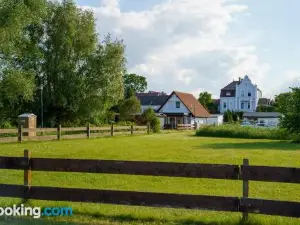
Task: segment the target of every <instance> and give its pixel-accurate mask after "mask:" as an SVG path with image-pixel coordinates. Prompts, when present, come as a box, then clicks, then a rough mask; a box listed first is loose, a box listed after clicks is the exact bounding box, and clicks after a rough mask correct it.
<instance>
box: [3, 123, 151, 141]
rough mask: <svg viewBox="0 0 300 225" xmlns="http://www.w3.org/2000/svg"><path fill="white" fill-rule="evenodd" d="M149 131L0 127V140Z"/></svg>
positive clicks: (143, 129)
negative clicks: (30, 133)
mask: <svg viewBox="0 0 300 225" xmlns="http://www.w3.org/2000/svg"><path fill="white" fill-rule="evenodd" d="M27 132H33V133H36V135H35V136H25V135H24V133H27ZM142 133H148V134H149V133H150V126H149V125H148V126H133V125H131V126H114V125H113V124H112V125H111V126H103V127H91V126H90V125H88V126H87V127H61V126H60V125H59V126H58V127H57V128H36V129H29V128H23V126H20V127H19V128H18V129H0V142H23V141H32V140H34V141H42V140H62V139H80V138H93V137H103V136H115V135H119V134H128V135H133V134H142Z"/></svg>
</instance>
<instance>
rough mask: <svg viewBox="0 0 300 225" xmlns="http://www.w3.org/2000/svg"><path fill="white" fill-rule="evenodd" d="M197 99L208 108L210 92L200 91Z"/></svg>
mask: <svg viewBox="0 0 300 225" xmlns="http://www.w3.org/2000/svg"><path fill="white" fill-rule="evenodd" d="M198 101H199V102H200V103H201V104H202V105H203V106H204V107H205V108H208V107H209V106H210V105H211V104H212V103H213V101H212V98H211V94H210V93H208V92H206V91H205V92H201V93H200V94H199V98H198Z"/></svg>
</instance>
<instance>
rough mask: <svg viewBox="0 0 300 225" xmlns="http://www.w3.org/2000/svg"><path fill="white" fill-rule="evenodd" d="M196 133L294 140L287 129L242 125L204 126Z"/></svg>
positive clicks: (205, 135) (213, 135) (206, 135)
mask: <svg viewBox="0 0 300 225" xmlns="http://www.w3.org/2000/svg"><path fill="white" fill-rule="evenodd" d="M196 135H197V136H204V137H225V138H247V139H273V140H292V138H293V137H292V135H291V134H290V133H289V132H288V131H287V130H285V129H280V128H271V129H266V128H255V127H241V126H239V125H223V126H204V127H201V128H200V129H198V130H197V132H196ZM299 140H300V137H299Z"/></svg>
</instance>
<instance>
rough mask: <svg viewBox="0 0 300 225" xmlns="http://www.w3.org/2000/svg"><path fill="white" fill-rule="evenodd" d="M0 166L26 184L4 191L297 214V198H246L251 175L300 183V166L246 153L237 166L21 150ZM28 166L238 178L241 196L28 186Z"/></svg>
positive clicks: (1, 187)
mask: <svg viewBox="0 0 300 225" xmlns="http://www.w3.org/2000/svg"><path fill="white" fill-rule="evenodd" d="M0 169H16V170H24V185H12V184H0V196H3V197H17V198H24V199H38V200H53V201H69V202H94V203H107V204H120V205H137V206H155V207H173V208H188V209H203V210H216V211H231V212H241V213H243V218H244V219H246V218H247V216H248V213H258V214H266V215H280V216H288V217H297V218H300V202H289V201H274V200H264V199H254V198H249V196H248V191H249V182H248V181H249V180H253V181H266V182H287V183H298V184H299V183H300V168H285V167H267V166H250V165H249V161H248V160H247V159H245V160H244V162H243V165H241V166H239V165H221V164H196V163H166V162H139V161H114V160H82V159H51V158H31V157H30V152H29V151H28V150H25V151H24V157H0ZM31 171H52V172H81V173H106V174H131V175H150V176H168V177H189V178H211V179H230V180H242V181H243V196H242V197H223V196H206V195H187V194H167V193H150V192H134V191H116V190H95V189H78V188H61V187H41V186H31ZM216 188H217V187H216ZM299 190H300V189H299ZM299 190H298V191H299ZM295 191H296V190H295Z"/></svg>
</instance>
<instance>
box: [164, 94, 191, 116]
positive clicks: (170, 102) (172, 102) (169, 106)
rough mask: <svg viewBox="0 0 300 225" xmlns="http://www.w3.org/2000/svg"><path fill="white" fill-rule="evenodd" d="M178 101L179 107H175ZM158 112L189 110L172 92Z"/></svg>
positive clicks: (186, 111) (185, 111)
mask: <svg viewBox="0 0 300 225" xmlns="http://www.w3.org/2000/svg"><path fill="white" fill-rule="evenodd" d="M177 101H179V102H180V108H176V102H177ZM159 112H160V113H189V112H190V111H189V110H188V109H187V108H186V107H185V105H184V104H183V103H182V102H181V101H180V99H179V98H178V97H177V96H176V95H175V94H173V95H172V96H171V97H170V98H169V100H168V102H166V104H165V105H164V106H163V107H162V108H161V110H159Z"/></svg>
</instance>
